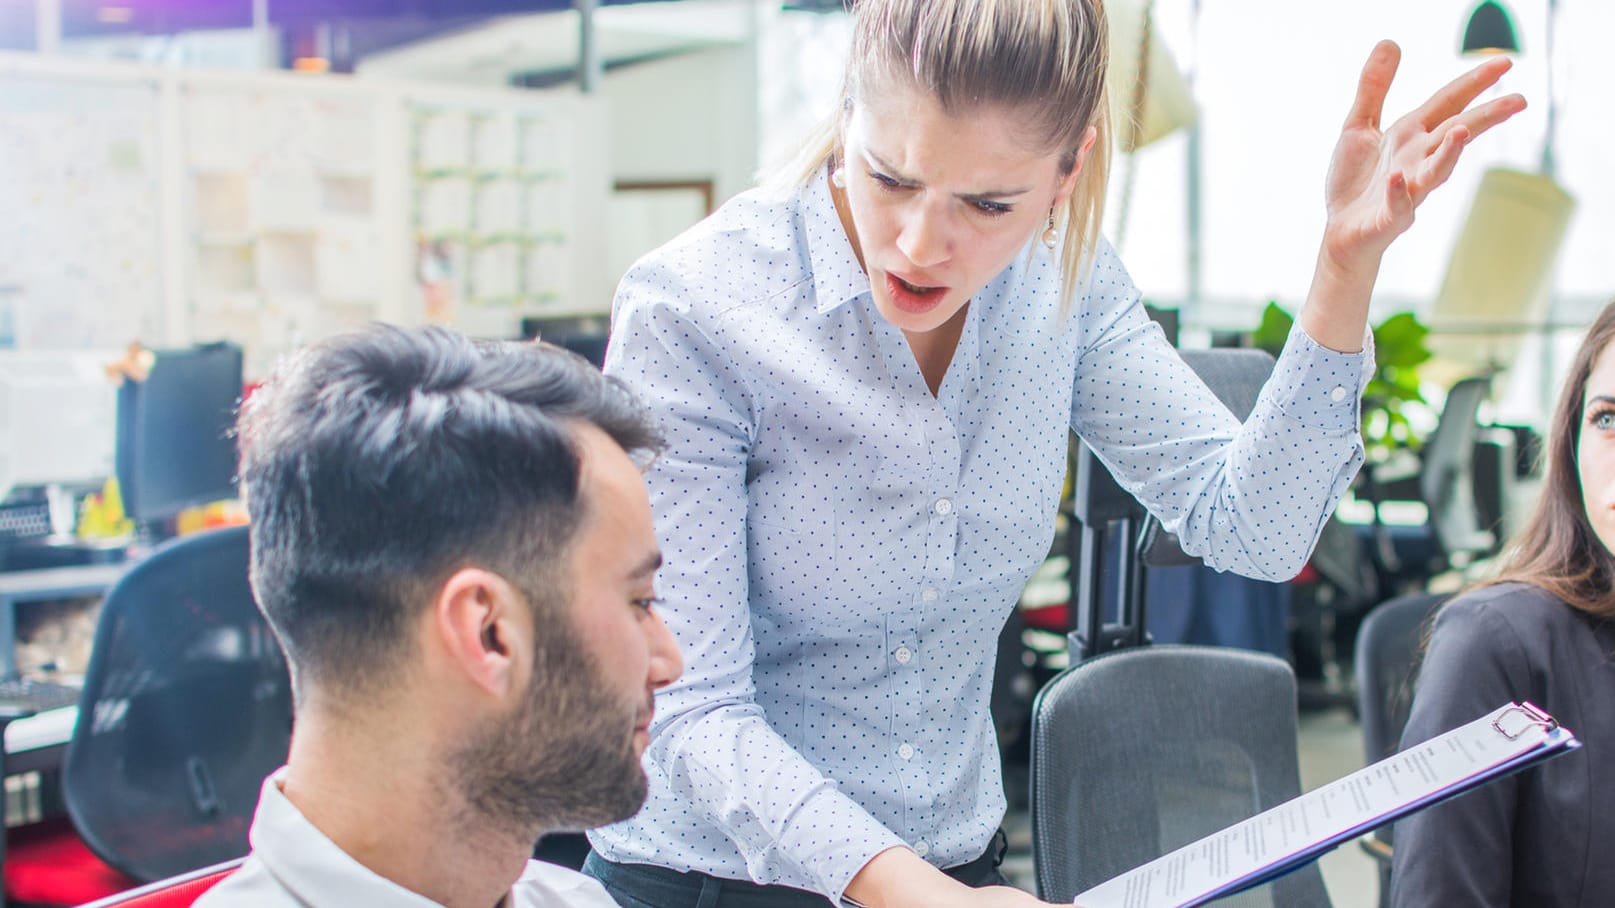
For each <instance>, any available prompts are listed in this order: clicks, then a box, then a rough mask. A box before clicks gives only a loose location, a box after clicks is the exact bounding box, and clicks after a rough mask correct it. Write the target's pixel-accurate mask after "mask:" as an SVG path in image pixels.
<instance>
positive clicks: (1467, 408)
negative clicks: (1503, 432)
mask: <svg viewBox="0 0 1615 908" xmlns="http://www.w3.org/2000/svg"><path fill="white" fill-rule="evenodd" d="M1489 393H1491V382H1490V381H1489V380H1487V379H1485V378H1479V377H1476V378H1466V379H1463V380H1462V381H1459V382H1458V383H1457V384H1455V385H1453V386H1452V389H1451V390H1449V391H1448V392H1447V402H1446V404H1444V405H1443V406H1442V408H1441V418H1440V419H1439V420H1438V421H1437V422H1436V428H1435V431H1433V432H1431V433H1430V437H1429V438H1428V439H1426V440H1425V443H1424V454H1423V465H1422V467H1421V468H1420V471H1419V497H1420V498H1422V499H1424V505H1425V507H1426V508H1427V509H1428V511H1429V513H1430V529H1431V531H1432V532H1433V533H1434V534H1435V539H1436V544H1438V545H1439V546H1441V549H1442V551H1443V552H1444V553H1446V554H1447V555H1448V556H1449V557H1450V556H1452V555H1464V554H1468V555H1476V554H1480V553H1483V552H1486V551H1489V550H1490V549H1491V548H1492V547H1493V546H1494V545H1495V543H1496V541H1497V540H1496V537H1495V536H1494V535H1493V534H1492V533H1491V531H1490V530H1488V529H1486V528H1485V527H1484V526H1482V525H1481V520H1480V515H1479V512H1478V510H1477V507H1476V504H1475V471H1474V463H1475V438H1476V436H1477V434H1478V433H1479V432H1480V422H1479V420H1478V419H1477V416H1476V414H1477V413H1478V412H1479V410H1480V405H1481V403H1482V402H1483V401H1485V400H1486V396H1487V395H1488V394H1489Z"/></svg>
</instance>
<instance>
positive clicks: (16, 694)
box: [0, 678, 79, 712]
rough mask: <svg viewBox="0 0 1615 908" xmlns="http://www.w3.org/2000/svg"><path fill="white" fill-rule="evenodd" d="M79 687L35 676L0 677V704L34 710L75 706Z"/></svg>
mask: <svg viewBox="0 0 1615 908" xmlns="http://www.w3.org/2000/svg"><path fill="white" fill-rule="evenodd" d="M78 702H79V688H77V687H74V686H73V685H71V684H60V683H58V682H55V681H40V680H37V679H35V678H0V705H10V706H24V707H27V708H29V709H32V710H34V711H35V712H44V711H45V710H47V709H58V708H60V707H63V706H77V705H78Z"/></svg>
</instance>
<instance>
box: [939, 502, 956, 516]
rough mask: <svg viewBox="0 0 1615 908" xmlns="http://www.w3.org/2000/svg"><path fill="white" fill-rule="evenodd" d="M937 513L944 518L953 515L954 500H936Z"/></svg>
mask: <svg viewBox="0 0 1615 908" xmlns="http://www.w3.org/2000/svg"><path fill="white" fill-rule="evenodd" d="M936 512H937V513H938V514H941V515H942V516H943V517H946V516H948V515H949V514H952V513H953V501H952V499H948V498H938V499H937V500H936Z"/></svg>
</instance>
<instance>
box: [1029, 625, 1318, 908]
mask: <svg viewBox="0 0 1615 908" xmlns="http://www.w3.org/2000/svg"><path fill="white" fill-rule="evenodd" d="M1032 721H1033V725H1032V792H1031V806H1032V853H1033V860H1034V863H1035V869H1036V875H1037V887H1038V893H1039V895H1040V897H1042V898H1043V899H1045V900H1048V901H1051V902H1070V901H1071V900H1072V899H1074V898H1075V897H1076V896H1077V894H1078V893H1080V892H1082V891H1084V890H1086V889H1088V888H1091V887H1093V886H1095V885H1097V884H1099V883H1102V882H1104V881H1105V880H1107V879H1110V878H1111V877H1113V876H1116V875H1117V874H1120V873H1124V872H1126V871H1128V870H1131V869H1132V868H1134V867H1137V866H1139V865H1141V864H1144V863H1146V862H1148V861H1151V860H1153V859H1155V858H1157V857H1160V856H1161V855H1163V854H1166V853H1168V852H1170V851H1173V850H1175V849H1177V848H1179V847H1182V846H1183V845H1187V844H1189V843H1190V842H1193V841H1195V840H1196V839H1199V838H1201V837H1203V836H1206V835H1209V834H1211V833H1213V832H1216V831H1217V830H1219V829H1222V828H1223V827H1225V826H1229V825H1231V824H1233V823H1237V822H1239V821H1241V820H1244V819H1247V818H1249V817H1250V816H1252V815H1254V814H1256V813H1259V812H1260V811H1263V810H1266V809H1268V808H1271V807H1276V806H1278V805H1279V804H1281V803H1283V802H1285V801H1287V800H1289V799H1291V798H1294V797H1296V796H1298V795H1299V794H1300V793H1301V781H1300V769H1299V761H1298V758H1297V754H1296V734H1297V721H1296V687H1295V678H1294V675H1293V674H1292V673H1291V671H1290V668H1289V666H1288V665H1286V664H1285V663H1284V662H1283V661H1282V660H1280V659H1276V658H1274V657H1272V656H1268V655H1264V654H1259V653H1253V652H1249V651H1245V650H1233V649H1217V648H1211V647H1196V646H1153V647H1145V648H1141V649H1131V650H1122V651H1119V652H1114V653H1109V654H1106V655H1102V656H1098V657H1096V658H1093V659H1090V660H1088V661H1087V662H1084V663H1081V664H1079V665H1077V666H1075V667H1073V668H1071V669H1069V670H1067V671H1066V672H1064V673H1062V674H1061V675H1059V676H1058V677H1057V678H1055V679H1054V680H1053V681H1051V682H1049V684H1048V685H1047V686H1046V687H1045V688H1044V689H1043V691H1042V693H1041V694H1039V695H1038V700H1037V704H1036V705H1035V707H1034V711H1033V720H1032ZM1218 904H1219V905H1247V906H1256V905H1260V906H1286V908H1289V906H1296V908H1312V906H1318V908H1326V906H1328V905H1329V897H1328V894H1327V892H1326V891H1325V889H1324V886H1323V877H1322V875H1321V874H1320V873H1319V871H1318V868H1317V865H1316V864H1312V865H1308V866H1307V867H1304V868H1302V869H1300V870H1297V871H1295V872H1294V873H1291V874H1288V875H1286V876H1283V877H1280V878H1279V879H1278V880H1275V881H1274V882H1273V883H1271V884H1269V885H1267V886H1263V887H1260V888H1258V889H1255V890H1252V891H1249V892H1245V893H1241V894H1239V895H1236V896H1233V897H1230V898H1229V899H1226V900H1224V901H1220V902H1218Z"/></svg>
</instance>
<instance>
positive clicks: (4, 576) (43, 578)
mask: <svg viewBox="0 0 1615 908" xmlns="http://www.w3.org/2000/svg"><path fill="white" fill-rule="evenodd" d="M129 566H130V562H121V563H118V564H89V565H84V566H81V567H64V568H46V569H45V570H39V571H7V572H0V677H8V678H9V677H14V676H15V675H16V673H17V649H16V644H17V605H18V603H22V602H40V601H44V600H48V599H70V598H72V597H75V596H98V595H100V594H102V593H105V592H106V591H107V589H108V588H110V587H111V586H112V585H113V584H114V583H117V582H118V578H119V577H122V576H123V574H124V571H126V570H128V569H129Z"/></svg>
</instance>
